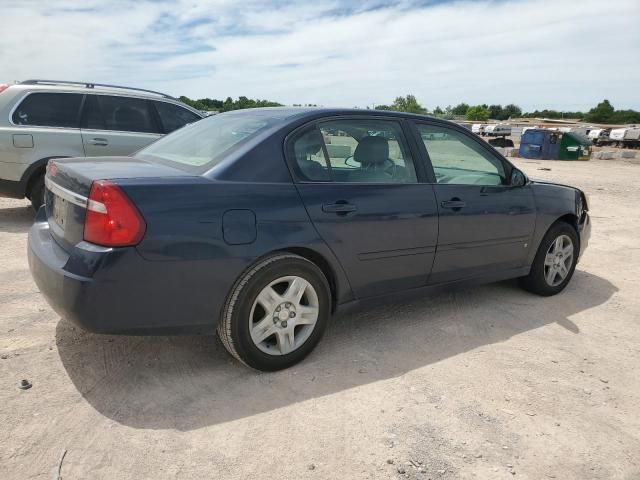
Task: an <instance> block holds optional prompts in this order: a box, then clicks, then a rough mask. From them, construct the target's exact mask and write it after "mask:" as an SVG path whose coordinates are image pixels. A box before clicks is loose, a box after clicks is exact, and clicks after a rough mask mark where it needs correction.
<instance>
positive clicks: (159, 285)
mask: <svg viewBox="0 0 640 480" xmlns="http://www.w3.org/2000/svg"><path fill="white" fill-rule="evenodd" d="M41 212H42V210H41ZM28 258H29V268H30V270H31V275H32V276H33V278H34V280H35V282H36V284H37V285H38V288H39V289H40V292H41V293H42V294H43V295H44V296H45V298H46V300H47V301H48V303H49V304H50V305H51V307H52V308H53V309H54V310H55V311H56V312H57V313H58V314H59V315H60V316H61V317H63V318H65V319H67V320H70V321H71V322H73V323H75V324H76V325H78V326H80V327H82V328H83V329H85V330H88V331H90V332H94V333H108V334H121V333H123V334H140V335H148V334H185V333H187V334H209V333H213V332H214V330H215V327H216V324H217V321H218V318H219V315H220V309H221V306H222V304H223V302H224V298H225V296H226V290H225V292H224V293H222V294H220V295H216V294H215V292H216V290H215V289H213V290H207V291H205V292H203V288H202V285H200V288H199V289H197V288H195V289H193V288H191V287H193V286H194V285H191V283H192V282H191V281H190V279H189V277H186V276H185V275H184V271H183V269H182V268H181V267H180V265H179V262H149V261H147V260H144V259H143V258H142V257H141V256H140V255H139V254H138V252H137V251H136V249H135V248H119V249H114V248H105V247H99V246H96V245H93V244H90V243H87V242H81V243H79V244H78V245H76V246H75V247H74V248H73V249H72V250H71V252H66V251H64V250H63V249H62V248H61V247H60V246H59V245H58V244H57V243H56V242H55V240H54V239H53V238H52V237H51V234H50V231H49V224H48V223H47V222H46V221H42V215H41V214H40V215H38V218H36V222H35V223H34V225H33V226H32V227H31V230H30V231H29V241H28ZM203 293H205V295H203Z"/></svg>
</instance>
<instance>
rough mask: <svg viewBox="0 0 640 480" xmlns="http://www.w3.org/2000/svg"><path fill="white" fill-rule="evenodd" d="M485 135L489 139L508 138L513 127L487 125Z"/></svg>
mask: <svg viewBox="0 0 640 480" xmlns="http://www.w3.org/2000/svg"><path fill="white" fill-rule="evenodd" d="M484 133H485V135H487V136H488V137H508V136H510V135H511V125H503V124H492V125H487V126H486V127H485V129H484Z"/></svg>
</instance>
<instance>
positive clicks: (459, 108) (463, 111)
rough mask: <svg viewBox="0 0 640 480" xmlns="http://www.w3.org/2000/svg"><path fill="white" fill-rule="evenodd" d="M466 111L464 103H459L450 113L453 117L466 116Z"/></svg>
mask: <svg viewBox="0 0 640 480" xmlns="http://www.w3.org/2000/svg"><path fill="white" fill-rule="evenodd" d="M467 110H469V105H467V104H466V103H464V102H463V103H459V104H458V105H456V106H455V107H453V108H452V109H451V113H452V114H454V115H466V114H467Z"/></svg>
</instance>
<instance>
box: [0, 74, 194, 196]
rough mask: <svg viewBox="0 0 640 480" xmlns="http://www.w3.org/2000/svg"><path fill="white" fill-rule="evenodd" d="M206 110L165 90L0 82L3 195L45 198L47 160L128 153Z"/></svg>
mask: <svg viewBox="0 0 640 480" xmlns="http://www.w3.org/2000/svg"><path fill="white" fill-rule="evenodd" d="M202 116H203V115H202V113H200V112H199V111H198V110H195V109H193V108H191V107H189V106H187V105H185V104H183V103H181V102H179V101H178V100H176V99H175V98H172V97H170V96H169V95H165V94H163V93H159V92H154V91H151V90H142V89H138V88H128V87H118V86H115V85H100V84H96V83H81V82H62V81H53V80H27V81H24V82H20V83H17V84H15V85H11V86H9V87H7V86H0V196H4V197H12V198H24V197H27V198H29V199H30V200H31V203H32V204H33V206H34V207H35V208H38V207H40V205H42V203H43V194H44V172H45V167H46V165H47V161H48V160H49V159H51V158H62V157H97V156H104V155H129V154H131V153H134V152H136V151H137V150H139V149H141V148H142V147H144V146H146V145H148V144H149V143H151V142H153V141H154V140H156V139H157V138H159V137H160V136H162V135H164V134H166V133H169V132H172V131H173V130H176V129H177V128H180V127H182V126H184V125H185V124H187V123H192V122H195V121H197V120H200V119H201V118H202Z"/></svg>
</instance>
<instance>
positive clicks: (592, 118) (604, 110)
mask: <svg viewBox="0 0 640 480" xmlns="http://www.w3.org/2000/svg"><path fill="white" fill-rule="evenodd" d="M614 113H615V108H613V105H611V103H610V102H609V100H603V101H602V102H600V103H599V104H598V105H596V106H595V107H594V108H592V109H591V110H589V112H588V113H587V114H586V115H585V116H584V120H585V121H587V122H597V123H610V122H612V121H613V120H614Z"/></svg>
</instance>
